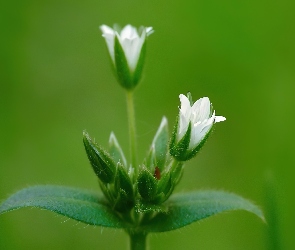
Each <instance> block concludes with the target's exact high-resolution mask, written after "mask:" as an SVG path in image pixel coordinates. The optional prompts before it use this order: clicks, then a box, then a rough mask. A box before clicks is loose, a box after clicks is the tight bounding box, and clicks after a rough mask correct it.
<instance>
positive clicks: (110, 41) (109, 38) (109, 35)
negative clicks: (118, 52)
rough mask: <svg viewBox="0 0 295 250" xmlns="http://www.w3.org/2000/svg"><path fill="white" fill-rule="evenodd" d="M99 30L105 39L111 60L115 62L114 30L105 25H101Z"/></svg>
mask: <svg viewBox="0 0 295 250" xmlns="http://www.w3.org/2000/svg"><path fill="white" fill-rule="evenodd" d="M100 30H101V31H102V36H103V37H104V38H105V40H106V44H107V47H108V50H109V53H110V56H111V58H112V60H113V62H115V52H114V40H115V31H114V30H113V29H112V28H110V27H109V26H107V25H101V26H100Z"/></svg>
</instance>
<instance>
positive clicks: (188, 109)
mask: <svg viewBox="0 0 295 250" xmlns="http://www.w3.org/2000/svg"><path fill="white" fill-rule="evenodd" d="M179 99H180V102H181V107H180V110H179V123H178V133H177V141H179V140H181V138H183V136H184V135H185V133H186V132H187V129H188V126H189V124H190V123H191V138H190V143H189V147H188V149H189V150H190V149H193V148H194V147H196V146H197V145H198V144H199V143H200V142H201V141H202V139H203V138H204V137H205V135H206V134H207V133H208V132H209V130H210V129H211V127H212V126H213V124H214V123H216V122H222V121H225V120H226V118H225V117H223V116H216V115H215V111H213V113H212V112H211V103H210V100H209V98H208V97H203V98H200V99H199V100H197V101H196V102H195V103H194V104H193V105H192V106H191V104H190V101H189V99H188V98H187V97H186V96H185V95H182V94H181V95H179Z"/></svg>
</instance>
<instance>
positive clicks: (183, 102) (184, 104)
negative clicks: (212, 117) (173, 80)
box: [179, 94, 191, 119]
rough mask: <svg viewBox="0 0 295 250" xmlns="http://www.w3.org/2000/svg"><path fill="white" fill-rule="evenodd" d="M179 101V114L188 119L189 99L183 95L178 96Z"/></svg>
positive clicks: (189, 110)
mask: <svg viewBox="0 0 295 250" xmlns="http://www.w3.org/2000/svg"><path fill="white" fill-rule="evenodd" d="M179 99H180V113H182V114H183V115H184V116H185V117H186V118H187V119H190V116H191V104H190V101H189V99H188V98H187V97H186V96H185V95H183V94H180V95H179Z"/></svg>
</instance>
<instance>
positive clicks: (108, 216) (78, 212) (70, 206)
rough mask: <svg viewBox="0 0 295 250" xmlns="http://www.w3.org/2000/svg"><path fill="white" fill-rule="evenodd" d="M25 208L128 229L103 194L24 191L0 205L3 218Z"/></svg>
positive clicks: (39, 188) (62, 189)
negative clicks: (44, 210) (43, 210)
mask: <svg viewBox="0 0 295 250" xmlns="http://www.w3.org/2000/svg"><path fill="white" fill-rule="evenodd" d="M24 207H36V208H42V209H46V210H49V211H52V212H55V213H58V214H61V215H64V216H66V217H69V218H71V219H74V220H77V221H81V222H84V223H87V224H90V225H96V226H104V227H113V228H123V227H125V226H124V224H123V222H122V221H121V220H120V218H118V217H117V216H116V215H115V213H114V212H113V211H112V210H111V209H110V208H109V206H108V205H107V202H106V200H105V199H104V198H103V196H102V195H101V194H96V193H94V192H91V191H88V190H84V189H79V188H70V187H61V186H51V185H46V186H33V187H29V188H25V189H22V190H20V191H18V192H17V193H15V194H13V195H12V196H10V197H9V198H8V199H7V200H5V201H4V202H3V203H2V204H1V205H0V214H3V213H6V212H9V211H12V210H16V209H19V208H24Z"/></svg>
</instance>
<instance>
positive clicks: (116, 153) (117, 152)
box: [109, 132, 127, 169]
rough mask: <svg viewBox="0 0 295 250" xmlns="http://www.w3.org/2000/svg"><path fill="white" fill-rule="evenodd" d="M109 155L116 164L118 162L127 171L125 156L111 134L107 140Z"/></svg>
mask: <svg viewBox="0 0 295 250" xmlns="http://www.w3.org/2000/svg"><path fill="white" fill-rule="evenodd" d="M109 153H110V155H111V156H112V158H113V159H114V160H115V162H116V163H118V162H120V163H122V164H123V166H124V167H125V168H126V169H127V161H126V158H125V155H124V153H123V150H122V148H121V146H120V145H119V142H118V140H117V138H116V136H115V134H114V133H113V132H112V133H111V135H110V139H109Z"/></svg>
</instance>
